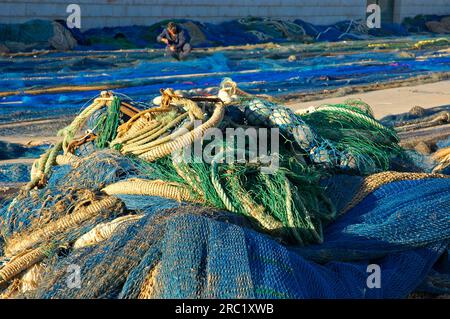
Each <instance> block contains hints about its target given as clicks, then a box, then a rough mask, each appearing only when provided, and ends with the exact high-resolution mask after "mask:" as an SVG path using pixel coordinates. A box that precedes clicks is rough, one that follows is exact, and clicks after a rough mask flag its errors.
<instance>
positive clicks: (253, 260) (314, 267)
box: [24, 179, 450, 298]
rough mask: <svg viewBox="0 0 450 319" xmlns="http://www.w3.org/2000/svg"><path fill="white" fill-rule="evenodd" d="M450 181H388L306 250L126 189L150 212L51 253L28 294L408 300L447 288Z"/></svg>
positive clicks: (229, 219)
mask: <svg viewBox="0 0 450 319" xmlns="http://www.w3.org/2000/svg"><path fill="white" fill-rule="evenodd" d="M449 183H450V182H449V181H448V180H446V179H431V180H417V181H401V182H395V183H391V184H387V185H384V186H382V187H380V188H379V189H378V190H376V191H374V192H373V193H371V194H370V195H369V196H367V197H366V199H364V200H363V201H362V202H361V203H360V204H359V205H357V206H356V207H354V208H353V209H352V210H350V211H349V212H348V213H346V214H345V215H343V216H341V217H340V218H338V220H337V221H336V222H335V223H333V224H331V225H329V226H328V227H327V228H326V229H325V231H324V234H325V241H324V243H323V244H321V245H315V246H309V247H305V248H301V249H300V248H297V247H295V246H294V247H293V246H284V245H282V244H280V243H278V242H277V241H275V240H273V239H272V238H271V237H270V236H268V235H265V234H262V233H259V232H256V231H254V230H253V229H252V228H251V226H250V223H249V222H248V221H247V220H246V219H245V218H244V217H241V216H236V215H233V214H231V213H226V212H219V211H214V210H211V209H209V208H199V207H195V206H191V205H180V204H179V203H177V202H175V201H172V200H166V199H161V198H157V197H149V196H130V195H124V196H121V199H122V200H123V201H124V203H125V205H126V207H127V208H128V209H130V210H131V209H132V210H134V211H135V213H140V214H144V216H143V217H142V218H141V219H140V220H138V221H133V222H130V223H128V224H125V225H122V226H119V228H117V229H116V231H115V232H114V234H113V236H112V237H110V238H109V239H108V240H106V241H104V242H101V243H99V244H97V245H95V246H90V247H85V248H81V249H74V250H70V251H66V252H65V253H64V254H59V255H57V256H53V257H52V258H51V259H49V260H47V262H46V263H47V266H46V270H45V275H44V277H43V279H42V281H41V282H40V284H39V286H38V288H37V289H36V290H34V291H31V292H28V293H26V294H25V295H24V296H25V297H31V298H137V297H143V296H146V297H155V298H404V297H406V296H408V294H410V293H411V292H413V291H415V290H416V289H420V290H422V291H429V292H432V291H434V292H442V291H445V289H448V281H445V278H448V275H446V274H445V271H446V270H448V268H445V267H444V266H445V263H443V262H442V261H440V262H439V263H436V261H438V259H439V257H440V256H442V255H443V254H444V255H445V253H446V251H447V249H448V239H449V237H450V236H449V235H450V233H449V229H448V227H447V226H448V222H447V221H448V209H447V208H448V202H449V200H450V187H449ZM349 198H350V196H348V200H349ZM446 204H447V205H446ZM399 217H401V218H399ZM441 259H442V257H441ZM373 264H376V265H378V266H379V267H380V270H381V286H380V287H379V288H370V287H372V286H370V285H368V283H367V282H368V277H369V275H370V274H371V271H370V268H368V266H369V265H373ZM442 264H444V266H442ZM70 265H77V266H79V267H80V271H81V277H80V278H81V286H80V287H81V288H78V289H74V288H69V287H68V286H67V276H68V273H67V269H68V267H69V266H70ZM447 265H448V264H447ZM433 266H434V268H433ZM438 271H440V272H438ZM447 273H448V272H447ZM446 276H447V277H446ZM369 286H370V287H369Z"/></svg>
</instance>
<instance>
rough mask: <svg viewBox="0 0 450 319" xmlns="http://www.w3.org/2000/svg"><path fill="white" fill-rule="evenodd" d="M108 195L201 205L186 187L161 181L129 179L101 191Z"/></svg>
mask: <svg viewBox="0 0 450 319" xmlns="http://www.w3.org/2000/svg"><path fill="white" fill-rule="evenodd" d="M102 191H103V192H105V193H106V194H108V195H147V196H160V197H165V198H170V199H175V200H177V201H179V202H181V201H186V202H193V203H203V200H202V199H200V198H196V197H194V196H192V194H191V193H190V192H189V190H188V189H186V187H184V186H182V185H179V184H177V183H170V182H165V181H162V180H146V179H140V178H131V179H127V180H124V181H120V182H117V183H114V184H110V185H108V186H106V187H105V188H104V189H103V190H102Z"/></svg>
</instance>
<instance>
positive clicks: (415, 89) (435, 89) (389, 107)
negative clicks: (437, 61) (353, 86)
mask: <svg viewBox="0 0 450 319" xmlns="http://www.w3.org/2000/svg"><path fill="white" fill-rule="evenodd" d="M348 98H352V99H355V98H357V99H361V100H363V101H364V102H366V103H368V104H369V105H370V106H371V107H372V109H373V111H374V114H375V116H376V117H377V118H382V117H384V116H386V115H389V114H399V113H404V112H408V111H409V110H410V109H411V108H412V107H413V106H416V105H418V106H421V107H423V108H432V107H436V106H443V105H449V104H450V81H442V82H436V83H431V84H422V85H417V86H410V87H399V88H394V89H386V90H380V91H372V92H367V93H359V94H352V95H347V96H344V97H336V98H330V99H325V100H317V101H310V102H295V101H291V102H289V103H287V105H288V106H290V107H292V108H293V109H295V110H296V109H303V108H308V107H309V106H311V105H314V106H317V105H320V104H323V103H340V102H343V101H345V100H346V99H348Z"/></svg>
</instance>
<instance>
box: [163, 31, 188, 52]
mask: <svg viewBox="0 0 450 319" xmlns="http://www.w3.org/2000/svg"><path fill="white" fill-rule="evenodd" d="M162 39H167V41H169V45H174V46H175V48H176V49H177V50H180V49H181V48H183V45H185V44H186V43H189V41H190V40H191V38H190V36H189V33H188V32H187V30H184V29H182V28H180V27H177V32H176V33H175V36H174V37H173V38H172V36H171V35H170V33H169V30H167V28H165V29H164V30H163V32H161V34H160V35H158V38H157V40H158V42H162V41H161V40H162Z"/></svg>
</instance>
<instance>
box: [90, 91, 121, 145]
mask: <svg viewBox="0 0 450 319" xmlns="http://www.w3.org/2000/svg"><path fill="white" fill-rule="evenodd" d="M119 120H120V99H119V98H118V97H116V96H115V97H114V98H113V100H112V102H111V105H110V106H109V107H108V111H107V112H106V113H104V114H102V115H101V116H100V117H99V118H98V120H97V122H96V127H98V133H97V138H96V139H95V145H96V146H97V147H98V148H105V147H108V145H109V142H111V141H112V140H114V138H115V137H116V135H117V128H118V127H119Z"/></svg>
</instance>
